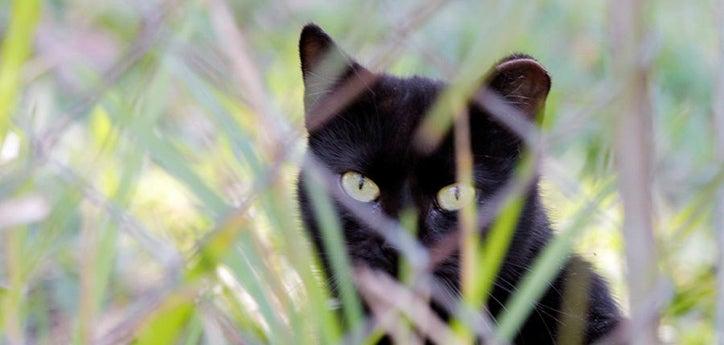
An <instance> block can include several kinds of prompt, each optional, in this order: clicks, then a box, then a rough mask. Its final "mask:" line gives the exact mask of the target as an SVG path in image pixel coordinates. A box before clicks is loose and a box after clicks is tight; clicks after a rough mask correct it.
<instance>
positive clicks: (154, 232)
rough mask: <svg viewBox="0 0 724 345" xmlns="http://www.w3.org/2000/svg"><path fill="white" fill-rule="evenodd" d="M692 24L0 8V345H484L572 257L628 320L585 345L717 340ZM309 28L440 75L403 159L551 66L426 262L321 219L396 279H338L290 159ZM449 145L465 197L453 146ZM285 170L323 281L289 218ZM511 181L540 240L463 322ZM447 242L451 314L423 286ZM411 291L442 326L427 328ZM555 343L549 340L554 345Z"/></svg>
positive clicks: (667, 7)
mask: <svg viewBox="0 0 724 345" xmlns="http://www.w3.org/2000/svg"><path fill="white" fill-rule="evenodd" d="M720 2H721V1H719V4H718V6H719V11H721V8H722V5H721V4H720ZM715 8H716V7H715V1H714V0H705V1H700V2H696V3H694V2H654V1H648V2H644V1H633V0H631V1H626V2H625V4H624V3H623V2H618V1H610V2H603V1H586V2H582V1H567V0H536V1H504V2H498V1H483V2H475V1H433V0H429V1H422V2H413V1H372V2H361V1H360V2H352V1H346V2H335V3H331V2H326V1H315V0H305V1H302V0H291V1H253V0H248V1H240V2H231V1H226V0H208V1H202V0H188V1H173V0H168V1H162V0H157V1H131V2H128V1H103V2H94V1H85V0H66V1H33V0H11V1H0V37H1V40H2V44H1V45H0V342H2V343H9V344H26V343H30V344H55V343H62V344H65V343H80V344H88V343H91V344H115V343H127V342H137V343H140V344H166V343H177V344H197V343H209V344H217V343H218V344H222V343H239V344H338V343H350V344H371V343H374V341H375V340H376V339H379V338H380V336H381V335H382V334H384V333H387V334H391V335H392V337H393V338H394V339H396V340H398V341H399V342H401V343H415V342H420V341H421V337H423V336H426V337H429V338H430V339H433V340H435V341H436V342H438V343H445V344H448V343H470V341H471V339H472V338H473V335H477V336H479V337H482V338H483V339H485V340H486V341H487V342H488V343H507V342H509V341H510V340H511V338H512V336H513V335H514V334H515V333H516V332H517V330H518V328H519V327H520V325H521V322H523V321H524V320H525V318H526V317H527V316H528V315H529V314H530V313H531V312H534V310H533V309H532V308H531V306H532V305H533V304H534V302H535V301H536V300H537V299H538V298H539V297H540V296H541V294H542V293H543V291H544V289H545V288H546V287H547V286H548V285H547V284H548V283H549V282H550V280H551V279H552V278H553V277H554V276H555V275H556V274H557V273H558V267H559V266H560V264H561V262H562V260H563V259H565V258H566V256H567V255H568V254H569V253H571V252H574V251H575V252H577V253H579V254H581V255H582V256H583V257H585V258H586V259H588V260H590V261H592V262H593V264H594V266H595V267H596V268H597V270H598V271H599V272H601V273H602V274H603V275H604V277H605V278H606V279H607V280H608V281H609V282H610V283H611V285H612V287H613V290H614V293H615V295H616V297H617V299H618V300H619V302H620V304H621V305H622V306H623V307H624V309H625V310H626V312H627V314H628V315H630V316H631V323H630V327H629V328H627V329H622V330H621V332H617V333H616V334H614V335H612V338H609V339H605V340H604V341H613V342H615V341H617V340H618V339H619V337H624V338H627V337H629V338H630V337H633V339H635V340H636V341H638V342H639V343H642V344H643V343H645V344H650V343H655V342H658V341H661V342H664V343H676V344H710V343H713V342H714V341H715V340H716V339H718V340H719V342H721V341H722V340H721V339H724V335H722V334H721V330H722V326H719V327H718V328H717V327H716V326H715V318H716V314H717V311H718V310H717V308H716V307H715V305H717V304H716V303H715V302H716V301H717V297H716V296H721V294H722V291H721V289H722V283H721V281H722V280H721V279H722V278H721V274H720V271H721V268H720V267H719V265H721V259H719V260H718V261H717V257H719V258H721V257H722V256H721V254H720V248H719V247H720V245H719V246H717V245H715V243H717V242H716V241H715V238H716V236H717V234H718V233H720V232H721V231H722V229H721V225H718V226H715V221H714V220H715V219H721V215H720V213H721V211H720V210H721V207H719V208H714V206H713V205H715V200H717V198H718V202H719V205H721V194H722V189H724V187H723V183H724V165H723V163H722V160H721V152H722V150H721V145H720V144H721V143H720V142H721V137H722V133H721V132H722V129H721V123H722V120H721V117H722V115H721V114H722V105H721V101H720V99H721V97H720V96H716V95H715V93H714V92H713V90H714V89H715V82H717V80H718V83H719V87H718V89H717V90H719V91H721V90H722V87H721V83H722V82H721V80H720V79H721V76H720V75H721V67H720V66H721V59H722V57H721V56H722V54H721V49H722V48H721V37H722V35H724V33H722V29H721V18H719V19H718V20H719V22H717V19H716V17H715V16H714V15H713V13H714V11H713V10H714V9H715ZM720 17H721V16H720ZM310 21H314V22H317V23H318V24H320V25H321V26H323V27H324V28H325V29H326V30H328V31H329V32H330V33H331V34H332V36H334V37H335V38H336V39H337V41H338V43H339V44H340V45H341V46H342V48H344V49H345V50H346V51H347V52H349V53H350V54H351V55H354V56H356V57H358V58H359V59H360V60H361V61H362V62H365V64H366V65H367V66H371V68H373V69H375V70H390V71H391V72H393V73H396V74H401V75H411V74H423V75H427V76H432V77H438V78H444V79H446V80H449V81H450V82H451V87H450V89H449V90H447V91H446V92H445V94H444V95H443V97H442V100H441V101H439V102H438V103H436V105H435V106H434V107H433V109H432V110H431V111H430V113H429V114H428V117H427V118H426V121H425V122H424V125H423V127H422V129H421V131H420V133H419V144H422V145H433V144H434V143H435V142H436V141H437V140H439V138H440V136H441V135H442V134H443V133H445V132H446V131H448V130H453V131H454V132H455V133H456V135H457V139H458V140H460V142H461V143H462V142H466V140H465V138H464V135H465V134H466V133H467V132H468V131H467V129H466V128H465V123H467V121H465V118H466V116H467V114H466V113H465V112H464V111H462V109H464V107H462V105H463V104H465V103H464V102H465V101H466V100H467V99H469V98H470V97H471V95H472V93H473V90H474V88H475V83H476V82H477V81H478V80H480V78H481V77H482V76H483V75H484V74H485V73H486V72H487V70H488V68H489V67H490V66H491V65H492V64H493V63H494V62H495V61H496V60H497V59H499V58H500V57H502V56H504V55H506V54H508V53H510V52H514V51H523V52H527V53H530V54H532V55H534V56H536V57H537V58H538V59H539V60H540V61H541V62H542V63H543V64H544V65H545V66H547V68H548V70H549V72H550V74H551V75H552V76H553V90H552V93H551V95H550V97H549V100H548V104H547V108H546V112H545V117H544V118H543V120H542V122H541V123H540V126H531V125H530V124H528V123H526V122H524V121H523V122H521V121H519V119H516V118H512V119H501V120H504V121H510V123H508V125H509V126H510V127H511V128H513V129H514V130H515V131H517V132H518V133H519V134H520V135H522V136H523V137H524V138H525V141H526V143H527V144H528V148H529V150H527V152H526V158H527V159H526V160H524V161H523V162H522V164H521V166H520V167H519V169H518V174H517V175H516V177H515V178H514V179H513V180H512V181H510V183H509V185H506V186H504V188H502V190H503V192H501V193H500V195H496V196H495V198H493V199H494V200H496V202H493V203H490V204H488V205H484V206H483V207H481V208H480V209H474V208H471V209H466V210H464V211H463V214H464V216H463V219H464V222H462V223H463V225H464V226H463V227H462V228H461V229H460V231H459V232H457V233H456V234H457V235H455V236H451V237H450V238H448V239H447V240H445V241H443V242H441V244H440V246H439V248H436V249H438V250H436V251H433V252H428V251H426V250H424V248H423V247H422V246H421V245H420V244H419V243H417V241H415V239H414V232H415V224H414V221H413V220H412V218H414V217H404V216H402V217H400V219H399V220H397V219H391V218H386V217H377V216H374V215H373V214H372V213H371V212H369V210H367V209H365V208H364V207H359V205H356V204H353V203H347V204H344V203H343V204H344V205H343V206H344V207H345V210H344V211H345V212H350V213H351V214H354V215H355V216H357V217H359V218H361V220H362V221H364V222H366V224H367V225H369V226H370V227H371V228H374V229H377V230H378V231H380V232H381V233H383V234H385V236H387V237H388V240H389V241H390V242H391V243H393V244H394V245H395V246H396V247H398V248H399V250H400V252H401V253H402V256H403V257H404V258H405V263H404V265H403V266H404V268H405V269H404V270H403V271H404V272H405V273H404V277H402V278H403V279H400V281H397V280H392V279H389V277H386V276H383V275H379V274H377V273H375V272H371V271H367V270H364V269H361V268H354V269H353V268H352V267H351V266H350V263H349V261H350V260H349V258H348V256H347V253H346V251H345V247H344V246H343V245H342V243H343V238H342V237H341V236H340V226H341V225H340V222H339V220H338V219H337V212H339V211H341V210H337V209H335V207H334V205H335V204H334V203H332V202H331V201H332V200H331V198H330V196H331V197H332V198H336V197H338V196H337V195H335V193H338V192H335V191H336V190H337V189H335V188H329V187H330V186H331V185H333V184H334V182H335V181H334V178H335V177H334V176H331V175H330V173H329V172H328V171H326V169H325V167H324V166H323V165H321V164H319V162H318V161H317V160H316V158H315V157H313V156H309V155H308V156H305V155H304V141H305V140H304V138H305V131H304V126H303V120H302V119H303V105H302V98H303V89H302V88H303V87H302V82H301V73H300V71H299V61H298V53H297V51H296V49H297V42H298V35H299V31H300V29H301V27H302V25H303V24H305V23H307V22H310ZM717 23H718V24H717ZM717 28H718V29H717ZM717 40H719V47H718V48H717ZM717 49H718V50H717ZM717 73H718V74H717ZM717 78H718V79H717ZM718 94H719V95H720V94H721V92H719V93H718ZM477 101H479V102H481V103H482V104H485V105H490V104H493V105H494V106H493V108H495V104H496V102H495V100H494V99H478V100H477ZM498 103H500V102H498ZM712 104H713V105H714V106H713V107H712V106H711V105H712ZM502 106H504V105H502ZM712 108H713V110H714V111H712ZM712 114H716V115H715V116H713V115H712ZM328 115H329V116H332V115H333V114H331V113H330V114H328ZM712 124H714V125H712ZM715 138H719V145H718V146H715V143H716V141H715V140H716V139H715ZM458 147H460V148H461V149H460V151H459V152H456V158H457V162H458V169H459V171H458V178H459V179H460V180H463V181H464V180H466V179H470V178H471V170H470V169H471V165H470V161H469V152H468V151H469V150H468V149H465V148H464V145H458ZM715 147H717V148H715ZM302 165H304V166H305V167H309V174H310V177H312V178H310V179H308V180H307V182H308V183H307V184H306V185H304V186H302V187H301V188H305V189H307V190H308V191H309V192H310V196H311V201H312V204H313V209H314V212H315V216H316V217H318V219H319V220H320V224H321V228H322V230H323V233H324V234H325V236H324V244H325V248H326V251H325V253H321V254H322V255H325V256H327V257H328V258H330V259H331V262H332V267H330V269H332V270H333V271H334V273H335V274H336V276H337V277H338V280H337V281H336V285H335V286H328V284H326V282H325V280H324V279H323V277H324V272H323V271H322V270H323V267H322V265H321V264H320V256H319V254H320V253H315V251H314V250H313V249H312V246H311V245H310V243H309V239H308V238H307V235H306V233H305V232H304V231H303V230H302V228H301V221H300V217H299V212H298V208H297V205H296V201H295V198H296V188H297V187H296V184H295V179H296V175H297V173H298V171H299V168H300V166H302ZM534 172H538V173H540V174H541V176H542V181H541V187H542V190H543V192H544V203H545V205H546V207H547V208H549V209H550V213H551V216H552V220H553V222H554V225H555V228H556V229H557V232H558V236H557V237H556V239H555V240H554V241H553V242H552V243H551V244H550V245H549V246H548V247H547V248H546V249H545V250H544V252H543V254H542V255H541V256H540V257H539V258H538V259H537V260H536V262H535V263H534V265H533V267H531V271H530V272H529V273H528V274H526V275H525V278H524V279H523V282H522V284H521V285H520V286H519V287H518V289H517V291H516V292H515V294H514V295H513V297H512V298H511V301H510V302H509V303H508V305H507V306H506V309H505V311H504V312H503V313H502V315H500V317H498V318H497V319H496V320H491V319H490V318H489V316H488V315H487V314H486V313H485V312H484V311H483V310H482V308H480V306H482V305H484V304H485V303H486V299H487V298H488V292H489V291H490V289H491V286H492V283H493V282H492V279H493V278H494V277H495V275H496V274H497V267H498V266H499V265H500V262H501V260H502V258H503V255H504V253H505V251H506V250H507V248H508V241H509V240H510V234H511V231H512V229H514V227H515V224H516V223H517V220H518V217H519V213H520V209H521V191H522V190H524V188H525V187H526V186H528V185H529V183H530V181H531V178H532V176H533V173H534ZM617 187H618V188H617ZM325 191H328V192H329V193H325ZM717 195H718V196H717ZM341 199H343V198H340V201H342V200H341ZM719 223H721V222H719ZM483 224H490V227H491V232H490V235H489V236H487V237H486V239H485V240H484V241H480V242H479V241H478V236H479V234H477V232H475V231H473V230H474V229H475V228H476V227H478V226H481V225H483ZM718 235H719V236H720V237H721V234H718ZM719 241H720V242H719V243H721V239H720V240H719ZM457 248H462V251H463V254H462V255H463V262H464V263H465V264H464V272H465V274H464V278H463V295H464V296H463V299H462V303H458V302H459V301H457V300H456V299H455V298H451V296H449V295H447V294H446V293H445V289H444V288H443V286H441V284H440V283H439V282H436V281H435V279H434V277H433V276H432V275H430V273H429V271H430V267H432V266H434V264H435V263H436V262H439V260H441V258H442V257H444V256H445V255H446V254H449V253H450V252H451V251H453V250H455V249H457ZM717 279H718V280H719V283H718V284H717ZM333 288H334V289H337V291H338V292H339V296H340V298H339V300H334V299H332V298H331V296H333V293H332V291H331V289H333ZM356 292H359V294H357V293H356ZM567 293H568V289H567ZM570 293H571V295H570V296H573V297H571V298H576V297H575V296H576V294H575V293H576V291H575V289H573V290H571V292H570ZM360 298H361V299H363V300H364V301H365V302H366V303H367V305H368V306H369V307H370V309H371V314H370V315H368V316H366V315H365V314H363V313H362V311H361V302H362V301H361V300H360ZM429 300H435V301H436V302H438V303H439V304H440V305H443V306H445V307H446V308H449V309H450V310H451V312H453V314H454V315H455V318H454V319H455V320H454V322H452V323H451V325H447V324H445V323H443V322H442V321H441V320H439V319H438V318H437V316H436V315H435V314H434V313H432V312H431V311H430V310H429V308H427V307H426V305H427V303H426V302H427V301H429ZM722 300H724V299H722V298H721V297H719V300H718V303H719V305H721V303H722V302H721V301H722ZM571 305H573V303H572V304H571ZM719 309H721V307H719ZM719 319H720V320H721V316H719ZM572 324H574V325H575V323H572ZM720 324H721V322H720ZM571 327H572V328H571V329H569V330H566V332H570V333H565V332H564V333H565V334H567V336H566V338H565V339H568V340H567V341H569V342H572V343H575V342H576V341H577V340H580V337H578V336H576V332H578V331H577V330H576V329H575V326H571ZM642 335H645V336H642ZM564 341H565V340H564Z"/></svg>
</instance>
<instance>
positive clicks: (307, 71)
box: [299, 24, 372, 129]
mask: <svg viewBox="0 0 724 345" xmlns="http://www.w3.org/2000/svg"><path fill="white" fill-rule="evenodd" d="M299 57H300V60H301V63H302V78H303V79H304V110H305V113H306V116H305V120H306V124H307V128H309V129H311V127H314V126H315V125H316V122H315V120H314V119H312V118H311V117H312V116H313V115H315V116H316V115H317V114H318V113H320V111H321V112H324V110H325V109H320V108H321V107H325V108H329V107H331V106H334V104H328V103H329V102H327V101H328V100H330V98H332V97H328V96H330V95H331V94H332V93H333V92H334V91H335V90H336V89H339V88H341V87H342V86H343V85H344V84H345V83H347V82H349V83H347V84H353V85H351V86H354V87H364V85H365V84H366V83H368V82H369V81H370V80H371V79H372V78H371V77H372V73H371V72H369V71H368V70H367V69H365V68H364V67H362V66H361V65H360V64H358V63H357V62H356V61H354V60H353V59H352V58H350V57H349V56H347V54H345V53H344V52H343V51H342V50H341V49H340V48H339V47H337V44H336V43H334V40H332V38H331V37H329V35H327V33H326V32H324V30H322V29H321V28H320V27H319V26H317V25H315V24H307V25H306V26H304V29H302V34H301V36H300V38H299ZM360 82H361V83H362V84H360ZM355 84H357V85H355ZM337 98H339V97H337Z"/></svg>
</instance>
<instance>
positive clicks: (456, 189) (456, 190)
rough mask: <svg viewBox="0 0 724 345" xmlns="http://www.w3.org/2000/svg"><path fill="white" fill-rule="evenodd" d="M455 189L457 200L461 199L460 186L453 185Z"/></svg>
mask: <svg viewBox="0 0 724 345" xmlns="http://www.w3.org/2000/svg"><path fill="white" fill-rule="evenodd" d="M453 190H454V191H455V192H454V193H455V194H454V195H455V200H460V187H458V186H455V187H453Z"/></svg>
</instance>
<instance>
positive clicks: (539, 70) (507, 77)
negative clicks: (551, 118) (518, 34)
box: [487, 54, 551, 118]
mask: <svg viewBox="0 0 724 345" xmlns="http://www.w3.org/2000/svg"><path fill="white" fill-rule="evenodd" d="M487 86H488V88H489V89H491V90H493V91H495V92H496V93H498V94H499V95H500V96H502V97H503V98H504V99H505V100H506V101H508V102H509V103H510V104H511V105H513V106H515V107H517V108H518V109H520V110H521V111H522V112H524V113H525V114H526V115H528V116H529V117H530V118H535V117H536V116H537V114H538V112H540V111H541V110H542V109H543V106H544V105H545V100H546V97H547V96H548V91H550V89H551V78H550V76H548V72H546V70H545V68H543V66H542V65H541V64H540V63H539V62H538V61H536V60H535V59H534V58H532V57H530V56H527V55H520V54H517V55H511V56H509V57H507V58H505V59H503V60H501V62H499V63H498V64H497V65H496V66H495V68H494V69H493V71H492V72H491V74H490V75H489V76H488V79H487Z"/></svg>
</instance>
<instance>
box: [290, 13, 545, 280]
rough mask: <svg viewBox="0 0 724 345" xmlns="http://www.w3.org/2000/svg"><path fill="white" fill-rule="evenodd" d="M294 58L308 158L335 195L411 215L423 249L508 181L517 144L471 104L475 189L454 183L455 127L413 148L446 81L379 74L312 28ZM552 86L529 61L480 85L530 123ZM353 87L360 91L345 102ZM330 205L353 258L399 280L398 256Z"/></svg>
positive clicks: (518, 60) (511, 61)
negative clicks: (328, 178)
mask: <svg viewBox="0 0 724 345" xmlns="http://www.w3.org/2000/svg"><path fill="white" fill-rule="evenodd" d="M300 56H301V62H302V72H303V77H304V85H305V111H306V117H305V119H306V125H307V129H308V132H309V151H310V153H311V154H313V155H315V156H316V157H317V158H318V159H319V161H321V162H322V163H323V164H324V165H325V166H326V167H327V168H328V169H329V170H330V171H331V172H332V173H333V174H334V175H335V176H336V177H337V178H338V180H339V182H338V184H337V186H336V188H339V189H341V190H342V191H343V192H344V193H340V194H341V195H343V196H345V197H348V198H350V200H353V201H354V202H356V203H360V204H363V205H365V206H368V207H370V208H371V209H372V210H373V211H374V212H376V213H379V214H384V215H386V216H388V217H391V218H398V217H400V214H401V213H402V212H404V211H405V210H412V211H413V212H414V214H415V216H416V218H417V219H416V221H417V237H418V239H419V240H420V242H421V243H422V244H423V245H425V246H427V247H431V246H434V244H435V243H436V242H437V241H438V240H439V239H440V238H442V237H443V236H445V235H446V234H447V233H449V232H450V231H453V230H454V229H456V228H457V221H458V214H457V213H458V212H457V211H458V209H460V208H461V207H463V206H464V205H465V204H466V203H473V202H474V203H477V204H482V203H485V202H486V200H487V199H488V198H489V197H490V196H491V195H492V194H493V193H494V192H495V191H496V190H497V189H498V188H499V187H500V186H501V185H503V184H504V183H505V181H506V180H507V179H508V178H509V177H510V174H511V172H512V169H513V168H514V166H515V163H516V159H517V158H518V155H519V152H520V150H521V145H522V144H521V140H520V139H519V138H518V136H516V135H514V134H513V133H512V132H511V131H510V130H508V129H506V127H505V126H503V125H501V124H500V123H498V121H496V120H495V119H494V117H492V116H491V115H490V114H488V113H487V112H486V111H484V110H483V109H481V107H479V106H477V105H475V104H473V102H470V105H469V107H468V114H469V118H470V121H469V127H470V148H471V153H472V157H473V163H474V171H473V180H474V181H473V184H472V185H462V184H458V183H457V180H456V162H455V138H454V137H453V135H452V133H451V131H450V133H447V134H446V135H444V136H443V138H442V139H441V140H440V142H439V143H438V144H437V145H435V146H434V147H433V148H432V149H429V148H423V146H421V145H419V143H420V140H419V138H420V136H419V133H418V131H419V128H420V125H421V123H422V121H423V119H424V118H425V115H426V114H427V113H428V111H429V110H430V109H431V107H432V106H433V105H434V104H435V101H436V100H437V99H438V97H439V95H440V94H441V93H442V92H443V91H444V90H445V88H446V84H445V83H444V82H441V81H436V80H432V79H428V78H423V77H411V78H398V77H394V76H390V75H386V74H375V73H373V72H371V71H369V70H367V69H366V68H364V67H362V66H361V65H360V64H358V63H357V62H355V61H354V60H352V59H351V58H349V57H347V56H346V55H345V54H344V53H343V52H342V51H341V50H340V49H339V48H338V47H337V46H336V45H335V43H334V42H333V41H332V39H331V38H330V37H329V36H328V35H327V34H326V33H324V32H323V31H322V30H321V29H320V28H318V27H317V26H315V25H313V24H311V25H307V26H306V27H305V28H304V30H303V31H302V35H301V39H300ZM549 88H550V79H549V77H548V75H547V73H546V72H545V70H544V69H543V68H542V67H541V66H540V65H539V64H538V63H537V62H536V61H535V60H533V59H532V58H530V57H527V56H511V57H509V58H506V59H504V60H503V61H502V62H501V63H499V64H498V65H497V66H495V68H494V69H493V71H492V72H491V73H490V74H489V75H488V76H487V77H486V78H484V79H483V80H481V91H485V90H492V91H493V92H495V93H496V94H499V95H500V96H502V98H501V99H502V100H504V101H505V102H507V103H508V104H510V105H511V106H514V107H515V108H516V109H518V110H519V111H520V112H522V113H524V114H526V115H527V116H528V117H529V118H531V119H532V118H534V116H535V114H536V112H537V111H538V110H540V109H541V108H542V106H543V103H544V100H545V97H546V95H547V93H548V90H549ZM351 89H353V90H361V91H359V92H356V93H354V94H353V95H354V96H353V97H350V96H349V95H350V92H349V91H350V90H351ZM345 97H346V98H348V99H347V100H346V101H345V102H341V101H340V99H343V98H345ZM303 180H304V173H302V174H301V176H300V182H299V183H300V185H299V201H300V206H301V210H302V215H303V218H304V222H305V226H306V228H307V230H308V231H310V233H311V235H312V238H313V239H314V241H315V244H316V245H317V248H318V249H319V250H320V253H321V254H322V257H324V250H323V246H322V241H321V234H320V231H319V229H318V225H317V223H316V221H315V219H314V216H313V211H312V209H311V205H309V202H308V200H307V196H306V193H305V192H304V191H303V190H304V188H303ZM336 209H337V211H338V213H339V217H340V220H341V223H342V226H343V229H344V239H345V242H346V244H347V251H348V253H349V255H350V257H351V258H352V260H353V262H354V263H356V264H365V265H368V266H371V267H373V268H376V269H381V270H385V271H387V272H388V273H391V274H396V271H397V267H398V255H397V253H396V250H395V249H394V248H392V247H391V246H390V245H388V244H387V243H386V242H385V241H384V240H383V239H382V238H381V237H380V236H378V235H376V233H375V232H374V231H372V230H371V229H368V228H367V227H366V226H365V225H364V224H363V223H361V222H359V221H358V220H357V219H356V218H355V216H353V215H352V214H350V213H349V212H348V211H347V210H346V209H345V207H344V206H342V205H339V204H338V205H337V207H336Z"/></svg>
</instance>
